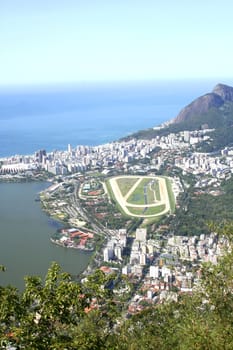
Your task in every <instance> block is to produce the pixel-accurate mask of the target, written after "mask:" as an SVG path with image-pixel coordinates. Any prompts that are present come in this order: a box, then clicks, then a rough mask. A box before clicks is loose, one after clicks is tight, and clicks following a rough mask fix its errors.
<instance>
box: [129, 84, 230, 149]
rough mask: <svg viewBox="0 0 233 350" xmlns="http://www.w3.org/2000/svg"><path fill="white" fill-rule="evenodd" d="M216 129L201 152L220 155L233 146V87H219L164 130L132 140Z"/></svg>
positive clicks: (201, 97)
mask: <svg viewBox="0 0 233 350" xmlns="http://www.w3.org/2000/svg"><path fill="white" fill-rule="evenodd" d="M204 128H205V129H212V130H214V131H212V132H211V133H210V136H211V139H210V140H209V141H207V142H204V141H203V143H201V144H200V145H199V146H198V151H201V152H216V151H219V150H220V149H223V148H224V147H226V146H233V87H231V86H228V85H224V84H218V85H216V86H215V88H214V89H213V91H212V92H210V93H207V94H205V95H203V96H200V97H198V98H197V99H195V100H194V101H193V102H191V103H190V104H189V105H187V106H186V107H184V108H183V109H182V110H181V111H180V113H179V114H178V116H177V117H176V118H175V119H173V120H171V121H169V122H168V123H167V126H165V127H163V128H161V129H147V130H140V131H139V132H137V133H134V134H133V135H130V136H129V137H128V138H132V137H134V138H137V139H151V138H153V137H156V136H158V135H159V136H166V135H168V134H169V133H177V132H180V131H184V130H189V131H192V130H200V129H204Z"/></svg>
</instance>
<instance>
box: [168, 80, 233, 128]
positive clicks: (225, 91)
mask: <svg viewBox="0 0 233 350" xmlns="http://www.w3.org/2000/svg"><path fill="white" fill-rule="evenodd" d="M226 102H233V87H231V86H228V85H224V84H218V85H216V86H215V88H214V89H213V91H212V92H210V93H207V94H205V95H203V96H200V97H198V98H197V99H195V100H194V101H193V102H191V103H190V104H189V105H188V106H186V107H184V108H183V109H182V110H181V111H180V113H179V114H178V116H177V117H176V118H175V119H174V120H173V121H172V122H173V123H181V122H184V121H191V120H193V119H194V118H195V117H200V116H201V115H203V114H206V113H208V112H209V111H210V110H211V109H214V108H217V109H218V108H220V107H222V106H223V105H224V104H225V103H226ZM204 119H205V118H203V123H205V122H206V121H205V120H204Z"/></svg>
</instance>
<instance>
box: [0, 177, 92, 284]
mask: <svg viewBox="0 0 233 350" xmlns="http://www.w3.org/2000/svg"><path fill="white" fill-rule="evenodd" d="M46 186H47V184H46V183H45V182H33V183H0V196H1V201H0V265H1V264H2V265H4V266H5V267H6V268H7V271H6V272H4V273H1V274H0V284H1V285H7V284H12V285H14V286H16V287H17V288H19V289H21V290H22V289H23V287H24V280H23V278H24V276H25V275H40V276H42V277H44V275H45V274H46V272H47V270H48V268H49V266H50V265H51V262H52V261H56V262H58V263H59V265H60V266H61V267H62V269H63V270H64V271H67V272H69V273H71V274H75V275H77V274H78V273H80V272H81V271H83V269H85V267H86V266H87V264H88V261H89V258H90V253H87V252H82V251H78V250H73V249H67V248H63V247H59V246H57V245H54V244H53V243H51V241H50V235H51V234H52V233H53V232H54V231H55V230H56V229H57V228H59V224H58V223H56V222H54V221H53V220H51V219H50V218H49V217H48V216H47V215H46V214H45V213H44V212H42V210H41V208H40V202H37V201H35V198H36V194H37V193H38V192H39V191H41V190H43V189H44V188H45V187H46Z"/></svg>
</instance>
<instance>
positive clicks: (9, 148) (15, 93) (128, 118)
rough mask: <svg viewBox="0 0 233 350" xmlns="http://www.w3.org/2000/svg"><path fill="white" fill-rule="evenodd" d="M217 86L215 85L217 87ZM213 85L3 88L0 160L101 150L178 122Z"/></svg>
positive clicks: (134, 84) (189, 83) (174, 84)
mask: <svg viewBox="0 0 233 350" xmlns="http://www.w3.org/2000/svg"><path fill="white" fill-rule="evenodd" d="M215 83H217V82H215ZM215 83H213V82H210V81H172V82H169V81H163V82H159V81H156V82H134V83H111V84H110V83H105V84H104V83H98V84H97V83H96V84H94V83H92V84H91V83H89V84H87V83H86V84H84V83H83V84H77V85H59V86H52V85H51V86H37V87H35V86H33V87H24V88H23V87H21V88H19V87H17V88H16V87H15V88H5V89H4V88H1V89H0V157H5V156H10V155H14V154H32V153H34V152H35V151H37V150H39V149H46V150H47V151H52V150H55V149H58V150H65V149H67V145H68V144H71V145H72V146H73V147H74V146H77V145H81V144H82V145H98V144H103V143H106V142H111V141H114V140H117V139H119V138H121V137H123V136H126V135H129V134H131V133H133V132H135V131H138V130H141V129H146V128H150V127H154V126H157V125H159V124H161V123H163V122H165V121H168V120H170V119H172V118H174V117H175V116H176V115H177V114H178V112H179V111H180V109H181V108H183V107H184V106H185V105H186V104H188V103H190V102H191V101H192V100H193V99H194V98H196V97H198V96H199V95H201V94H203V93H206V92H208V91H211V90H212V88H213V86H214V85H215Z"/></svg>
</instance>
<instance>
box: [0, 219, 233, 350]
mask: <svg viewBox="0 0 233 350" xmlns="http://www.w3.org/2000/svg"><path fill="white" fill-rule="evenodd" d="M212 229H214V230H218V231H219V232H221V234H223V235H224V236H225V237H226V238H227V239H228V246H227V250H226V254H225V255H224V256H222V258H221V259H220V260H219V262H218V264H217V265H212V264H204V265H203V266H202V267H201V269H200V274H201V280H200V285H198V286H197V287H196V290H194V291H193V293H192V294H180V295H178V300H177V301H176V302H175V301H170V302H166V303H158V304H156V305H155V306H149V305H148V308H146V309H145V310H144V311H142V312H139V313H138V314H136V315H134V316H133V317H131V318H129V319H127V317H126V310H125V308H124V304H123V303H120V302H119V301H118V302H117V301H116V298H115V296H114V292H113V289H112V288H111V286H112V283H113V281H114V279H115V276H114V274H113V275H108V276H106V275H105V274H104V273H103V272H101V271H100V270H97V271H96V272H95V273H93V274H92V275H90V276H89V277H87V278H85V279H84V281H82V283H81V282H79V283H77V282H74V281H72V280H71V278H70V276H69V275H68V274H67V273H63V272H61V270H60V268H59V266H58V265H57V264H56V263H54V264H53V265H52V266H51V268H50V269H49V271H48V273H47V276H46V278H45V281H42V280H41V278H39V277H25V290H24V291H23V292H22V293H19V292H18V290H17V289H15V288H14V287H11V286H7V287H3V286H2V287H0V325H1V327H0V344H1V349H27V350H29V349H41V350H43V349H45V350H49V349H54V350H55V349H67V350H68V349H69V350H76V349H83V350H84V349H90V350H93V349H100V350H101V349H108V350H111V349H112V350H124V349H125V350H138V349H145V350H147V349H148V350H149V349H156V348H157V349H161V350H163V349H166V350H170V349H179V350H180V349H181V350H182V349H189V350H190V349H191V350H192V349H195V350H196V349H200V350H201V349H221V350H222V349H229V350H230V349H232V348H233V316H232V315H233V293H232V291H233V273H232V264H233V249H232V248H233V246H232V245H233V235H232V232H233V223H225V224H224V225H222V226H221V227H217V228H216V227H215V228H212ZM218 231H217V232H218ZM1 269H2V272H1V273H4V271H3V270H4V267H1Z"/></svg>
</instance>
